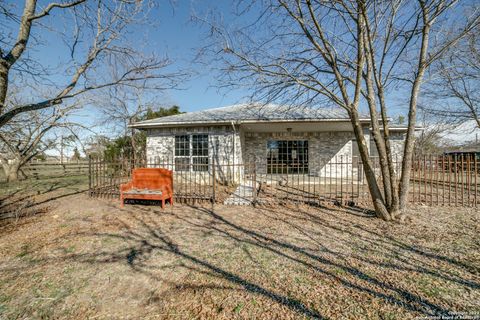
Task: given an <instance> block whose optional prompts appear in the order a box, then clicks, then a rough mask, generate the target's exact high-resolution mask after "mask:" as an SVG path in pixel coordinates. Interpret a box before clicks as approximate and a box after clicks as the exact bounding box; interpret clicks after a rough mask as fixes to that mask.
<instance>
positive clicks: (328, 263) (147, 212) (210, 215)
mask: <svg viewBox="0 0 480 320" xmlns="http://www.w3.org/2000/svg"><path fill="white" fill-rule="evenodd" d="M111 207H112V209H114V210H115V212H116V214H118V215H119V216H118V217H119V219H118V222H119V223H120V224H121V228H120V231H119V232H91V233H77V234H73V235H71V236H72V237H78V236H85V237H96V238H114V239H117V240H120V241H121V242H122V243H125V244H127V245H126V246H124V247H123V248H122V249H118V250H111V251H107V250H105V251H100V252H95V253H92V252H90V253H85V254H69V255H64V256H62V257H59V258H58V259H59V260H60V259H61V260H67V261H68V260H74V261H79V262H83V263H90V264H93V265H98V264H112V263H124V264H126V265H128V266H129V267H130V268H131V269H132V270H134V271H135V272H138V273H141V274H143V275H146V276H148V277H150V278H151V279H153V280H157V281H163V282H165V281H166V282H168V281H169V280H168V279H163V278H161V277H160V276H159V271H161V270H162V268H166V267H168V268H170V267H171V268H183V269H188V270H189V271H191V272H194V273H198V274H203V275H208V276H210V277H213V278H218V279H222V280H224V281H228V282H230V283H231V285H232V286H226V285H225V286H217V285H211V284H208V285H201V286H198V285H195V284H189V283H180V282H177V283H176V282H174V281H170V282H169V283H170V284H171V285H172V286H174V287H175V289H176V290H188V289H192V288H193V289H195V288H196V289H206V290H244V291H247V292H248V293H250V294H254V295H259V296H263V297H265V298H267V299H269V300H270V301H272V302H274V303H276V304H278V305H280V306H283V307H286V308H288V309H290V310H292V311H293V312H295V313H297V314H298V315H300V316H304V317H310V318H323V317H324V315H322V313H321V311H319V310H316V309H315V308H313V307H311V306H309V304H307V303H306V302H303V301H302V300H301V299H298V298H297V299H295V298H291V297H290V296H289V293H287V292H281V291H280V290H278V289H277V290H272V289H268V288H266V286H264V285H261V284H259V283H256V282H255V281H252V280H248V278H249V275H248V273H249V270H248V269H245V271H244V272H240V273H239V272H233V271H231V270H228V268H226V267H225V266H223V264H220V263H218V262H214V261H212V260H211V259H209V258H205V257H202V255H200V254H196V253H194V252H192V250H189V249H190V248H189V247H188V242H187V243H186V244H185V243H183V244H181V243H182V241H183V240H181V239H180V238H179V234H177V233H175V232H172V230H171V227H172V226H174V227H178V226H182V228H187V229H186V231H185V232H193V233H195V234H197V235H198V234H199V233H200V234H203V235H205V236H208V237H222V238H225V239H228V240H229V241H230V242H231V243H233V244H235V245H236V246H240V245H242V244H245V245H248V246H249V247H255V248H258V249H260V250H262V251H264V252H268V253H269V254H271V255H274V256H275V257H278V258H281V259H286V260H288V261H289V262H290V263H292V264H295V265H298V266H301V267H303V268H308V269H309V270H311V271H312V272H313V273H316V274H319V275H321V276H322V277H323V278H325V279H328V280H332V281H334V282H335V283H337V284H338V285H339V286H343V287H345V288H347V289H349V290H352V291H354V292H357V293H359V294H364V295H365V294H366V295H369V296H372V297H375V298H377V299H379V300H381V301H383V303H385V304H388V305H391V306H394V307H396V308H401V309H404V310H405V311H408V312H412V313H415V314H420V315H424V316H434V315H437V316H438V315H447V314H449V312H450V310H449V309H448V308H446V307H444V306H442V305H439V304H438V303H435V302H433V301H431V300H429V299H428V298H425V297H423V296H420V295H419V294H418V293H416V292H411V291H409V290H408V289H405V288H402V287H401V286H400V285H398V284H397V283H392V282H391V281H385V280H382V279H380V278H379V277H378V276H375V275H372V274H370V273H367V272H366V271H365V270H363V268H361V267H359V266H358V264H352V263H351V262H349V261H347V260H345V259H344V253H342V252H339V251H338V250H336V248H331V247H329V244H331V243H332V241H334V240H336V239H334V238H329V237H333V236H330V235H329V231H330V233H331V234H333V235H334V234H335V233H337V234H339V233H344V234H346V235H347V238H346V239H337V241H338V242H342V245H344V246H350V245H354V243H353V242H351V241H350V240H351V239H356V240H358V241H361V243H362V244H364V245H366V246H370V247H371V250H372V251H371V252H372V253H375V254H378V255H385V252H375V250H377V247H378V246H383V247H384V248H386V250H387V255H391V256H392V257H395V259H396V260H395V261H394V262H392V263H381V262H377V261H374V260H370V259H369V258H368V256H362V255H361V254H358V253H354V254H351V255H350V256H349V258H350V259H353V260H354V261H356V262H360V263H362V264H370V265H374V266H376V267H379V268H381V269H384V270H385V272H388V271H393V270H397V271H398V270H402V271H409V272H416V273H424V274H428V275H430V276H433V277H437V278H440V279H443V280H446V281H450V282H454V283H456V284H458V285H461V286H464V287H468V288H471V289H479V288H480V286H479V284H478V283H477V282H474V281H471V280H467V279H462V278H461V277H460V276H456V275H453V274H449V273H447V272H445V271H444V270H437V269H435V268H436V264H435V261H441V262H442V263H446V264H448V265H449V266H451V267H452V268H463V267H465V265H466V264H465V263H463V262H459V261H456V260H454V259H452V258H449V257H446V256H441V255H436V254H431V253H429V252H427V251H426V250H424V249H422V248H420V247H418V248H412V246H411V245H409V244H407V243H403V242H402V241H399V240H398V239H394V238H392V237H387V236H385V235H382V234H380V233H378V232H377V231H373V230H369V229H367V227H364V226H361V225H358V224H356V223H355V222H352V221H349V220H348V219H347V218H346V216H345V215H344V216H338V215H336V214H335V213H332V212H331V211H329V212H325V211H322V212H321V213H320V214H315V213H311V212H307V211H304V210H296V211H295V212H293V211H288V210H282V211H281V212H278V211H276V210H268V209H255V214H258V215H259V218H262V219H264V220H265V219H266V220H267V221H271V223H273V224H282V225H286V226H288V227H289V228H290V230H294V231H295V234H296V237H290V236H289V237H286V236H284V235H283V234H282V233H281V232H272V231H271V230H259V229H258V228H255V224H254V223H253V222H252V221H241V222H237V220H239V219H240V218H238V219H235V216H234V215H228V214H227V215H225V214H222V213H219V212H217V211H215V210H211V209H209V208H204V207H195V206H191V207H190V208H187V207H185V206H183V207H181V208H180V209H177V210H166V211H162V210H155V209H152V207H141V206H135V207H127V208H125V209H122V210H121V211H118V208H117V206H116V205H111ZM183 209H185V210H186V211H185V212H183ZM187 209H188V210H189V211H190V212H194V213H195V214H192V215H190V214H189V213H188V212H187V211H188V210H187ZM252 210H254V209H252ZM165 214H168V215H169V216H170V217H171V218H172V219H173V222H170V223H169V225H165V224H162V222H161V221H162V220H161V219H160V218H161V217H159V215H165ZM327 218H329V219H327ZM127 222H128V223H127ZM307 224H309V225H310V228H307V227H306V225H307ZM312 228H313V230H317V229H318V230H319V231H318V232H317V231H315V232H314V231H312ZM372 229H374V228H372ZM302 239H308V241H305V240H303V242H302ZM197 241H200V240H199V239H198V238H197ZM183 242H184V241H183ZM298 243H302V244H301V245H300V244H298ZM318 248H321V249H322V250H323V251H324V252H326V253H327V255H322V254H321V252H320V251H319V250H318ZM378 250H379V249H378ZM398 250H400V251H408V252H409V253H411V254H413V255H414V257H413V259H412V260H410V261H406V260H405V259H402V258H399V257H398V256H396V255H395V253H398ZM159 253H166V254H169V255H173V256H174V257H176V258H179V260H180V261H182V262H181V263H177V264H175V265H170V266H162V265H157V264H156V263H154V260H153V258H152V256H154V255H156V254H159ZM247 256H248V257H249V258H250V259H251V260H252V261H254V260H255V256H254V254H253V255H251V254H248V255H247ZM416 256H418V258H415V257H416ZM420 258H422V259H420ZM425 259H426V260H425ZM47 261H48V263H51V262H52V261H51V260H46V261H45V263H47ZM398 262H401V263H402V264H403V265H402V266H400V265H399V263H398ZM239 263H241V261H239ZM408 263H409V264H410V266H408ZM405 265H407V266H405ZM334 270H340V271H341V272H335V271H334ZM468 270H470V272H472V274H473V275H476V273H475V270H476V269H475V268H473V269H468ZM279 272H280V271H279ZM160 274H161V273H160Z"/></svg>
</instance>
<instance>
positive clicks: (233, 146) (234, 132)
mask: <svg viewBox="0 0 480 320" xmlns="http://www.w3.org/2000/svg"><path fill="white" fill-rule="evenodd" d="M231 124H232V129H233V136H232V149H233V169H232V173H233V179H234V181H235V136H236V135H237V131H236V130H235V123H234V122H233V121H232V122H231Z"/></svg>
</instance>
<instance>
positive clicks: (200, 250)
mask: <svg viewBox="0 0 480 320" xmlns="http://www.w3.org/2000/svg"><path fill="white" fill-rule="evenodd" d="M45 211H46V213H44V214H41V215H38V216H35V217H30V218H25V219H21V220H19V222H18V223H17V224H16V225H15V224H10V225H8V226H3V227H1V228H0V319H27V318H28V319H58V318H68V319H212V318H216V319H303V318H325V319H405V318H407V319H411V318H415V317H426V316H432V315H440V314H442V315H446V314H449V313H450V314H452V313H456V314H457V315H464V316H472V317H473V316H478V317H480V237H479V234H480V212H478V211H477V210H475V209H465V208H463V209H459V208H455V209H452V208H429V207H416V208H412V212H411V217H412V221H410V222H408V223H406V224H394V223H387V222H384V221H380V220H378V219H376V218H374V217H371V216H368V215H366V214H364V213H362V212H359V211H345V210H343V209H339V208H335V207H332V208H312V207H307V206H305V207H304V206H291V207H288V206H287V207H269V208H253V207H225V206H216V207H215V209H214V210H212V208H211V207H195V206H186V205H176V206H174V207H173V208H169V207H167V209H165V210H161V209H160V208H159V207H156V206H140V205H126V206H125V208H124V209H121V208H119V203H118V202H117V201H115V200H98V199H90V198H88V197H87V196H85V195H83V194H80V195H73V196H67V197H62V198H59V199H57V200H55V201H51V202H49V203H48V210H45Z"/></svg>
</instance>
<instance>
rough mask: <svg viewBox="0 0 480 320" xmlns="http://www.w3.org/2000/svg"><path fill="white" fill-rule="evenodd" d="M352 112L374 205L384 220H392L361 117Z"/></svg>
mask: <svg viewBox="0 0 480 320" xmlns="http://www.w3.org/2000/svg"><path fill="white" fill-rule="evenodd" d="M349 113H350V119H351V122H352V126H353V132H354V134H355V138H356V139H357V143H358V151H359V152H360V157H361V158H362V163H363V169H364V171H365V177H366V179H367V184H368V189H369V191H370V195H371V197H372V202H373V206H374V208H375V212H376V214H377V216H378V217H380V218H382V219H384V220H387V221H388V220H392V216H391V214H390V212H389V211H388V208H387V206H386V205H385V200H384V199H383V196H382V193H381V191H380V188H379V187H378V183H377V179H376V177H375V171H374V170H373V168H372V162H371V160H370V157H369V154H368V147H367V143H366V141H365V135H364V134H363V128H362V125H361V124H360V118H359V116H358V112H357V110H352V111H350V112H349Z"/></svg>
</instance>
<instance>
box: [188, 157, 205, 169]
mask: <svg viewBox="0 0 480 320" xmlns="http://www.w3.org/2000/svg"><path fill="white" fill-rule="evenodd" d="M192 160H193V171H208V157H194V158H192Z"/></svg>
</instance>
